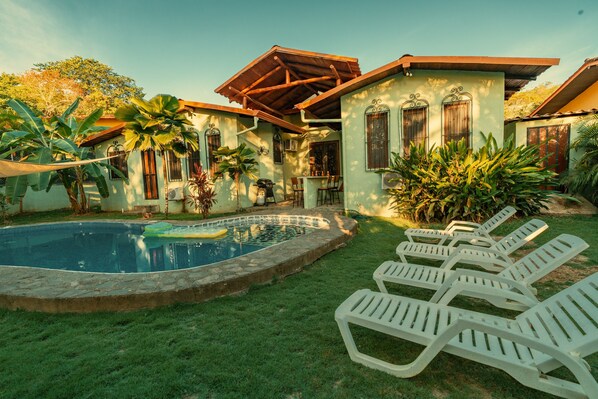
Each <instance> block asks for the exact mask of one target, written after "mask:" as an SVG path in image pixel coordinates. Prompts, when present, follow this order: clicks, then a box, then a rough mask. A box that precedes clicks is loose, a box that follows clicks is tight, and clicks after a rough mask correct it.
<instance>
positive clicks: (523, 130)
mask: <svg viewBox="0 0 598 399" xmlns="http://www.w3.org/2000/svg"><path fill="white" fill-rule="evenodd" d="M586 118H587V117H580V116H569V117H566V118H554V119H540V120H531V121H521V122H512V123H510V124H509V126H508V127H507V128H508V129H513V127H514V130H515V144H516V145H517V146H521V145H527V129H528V128H530V127H543V126H558V125H571V127H570V130H569V142H570V143H571V142H573V141H574V140H575V139H576V138H577V136H578V135H579V127H580V126H581V124H582V122H583V120H584V119H586ZM579 156H580V153H579V152H576V151H570V153H569V169H570V168H572V167H573V166H574V165H575V162H576V160H577V158H579Z"/></svg>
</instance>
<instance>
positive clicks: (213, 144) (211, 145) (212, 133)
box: [205, 124, 222, 176]
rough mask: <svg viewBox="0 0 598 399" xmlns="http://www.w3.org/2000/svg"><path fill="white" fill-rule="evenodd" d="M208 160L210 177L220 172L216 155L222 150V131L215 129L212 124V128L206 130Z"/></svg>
mask: <svg viewBox="0 0 598 399" xmlns="http://www.w3.org/2000/svg"><path fill="white" fill-rule="evenodd" d="M205 134H206V159H207V161H208V170H209V171H210V175H211V176H214V174H215V173H216V171H218V157H217V156H215V155H214V153H215V152H216V151H217V150H218V148H220V146H221V145H222V144H221V141H220V130H218V129H217V128H216V127H214V124H210V127H209V128H208V129H207V130H206V132H205Z"/></svg>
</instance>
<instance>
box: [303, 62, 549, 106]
mask: <svg viewBox="0 0 598 399" xmlns="http://www.w3.org/2000/svg"><path fill="white" fill-rule="evenodd" d="M558 63H559V59H558V58H520V57H471V56H412V55H404V56H402V57H401V58H399V59H398V60H396V61H393V62H390V63H388V64H386V65H384V66H381V67H380V68H377V69H374V70H373V71H370V72H368V73H366V74H364V75H361V76H359V77H357V78H355V79H352V80H350V81H348V82H346V83H344V84H342V85H340V86H337V87H335V88H333V89H331V90H328V91H327V92H325V93H322V94H320V95H319V96H317V97H314V98H311V99H309V100H307V101H304V102H302V103H300V104H297V105H296V107H297V108H299V109H304V110H307V111H310V112H311V113H312V114H313V115H315V116H316V117H319V118H338V117H339V116H340V98H341V96H343V95H345V94H348V93H350V92H353V91H355V90H358V89H360V88H362V87H365V86H367V85H370V84H372V83H374V82H377V81H379V80H382V79H384V78H387V77H389V76H392V75H395V74H398V73H404V74H405V73H410V72H411V71H412V70H416V69H422V70H458V71H480V72H503V73H504V74H505V99H508V98H509V97H510V96H511V95H512V94H514V93H515V92H517V91H519V90H520V89H521V88H522V87H523V86H525V85H526V84H527V83H528V82H529V81H530V80H534V79H536V77H537V76H538V75H540V74H541V73H542V72H544V71H545V70H546V69H548V68H550V67H551V66H552V65H557V64H558Z"/></svg>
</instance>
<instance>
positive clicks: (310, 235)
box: [0, 208, 357, 313]
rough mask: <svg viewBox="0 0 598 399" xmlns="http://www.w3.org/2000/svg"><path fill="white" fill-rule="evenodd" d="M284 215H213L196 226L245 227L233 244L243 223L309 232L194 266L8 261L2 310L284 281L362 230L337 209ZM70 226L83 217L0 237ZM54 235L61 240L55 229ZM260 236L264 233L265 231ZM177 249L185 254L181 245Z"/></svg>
mask: <svg viewBox="0 0 598 399" xmlns="http://www.w3.org/2000/svg"><path fill="white" fill-rule="evenodd" d="M287 212H288V213H284V214H283V213H280V214H276V215H272V214H257V212H256V214H249V215H243V216H239V217H234V218H230V217H229V218H222V219H212V220H210V221H209V222H207V223H200V224H199V226H210V227H213V228H215V229H220V226H226V228H227V230H228V229H232V231H236V232H243V233H242V234H239V233H236V234H234V235H233V237H232V240H233V241H234V240H235V239H236V240H239V238H242V239H247V236H248V235H249V233H250V231H247V230H246V229H244V228H243V227H244V226H251V225H275V226H298V227H305V228H306V231H307V232H306V234H300V235H297V236H296V237H294V238H292V239H288V240H286V241H280V242H278V241H277V240H276V239H273V240H272V239H268V241H269V243H270V244H271V245H265V246H262V245H263V243H261V242H259V240H256V241H258V242H257V243H253V244H252V243H250V244H249V245H258V246H260V249H258V250H256V251H253V252H249V253H246V252H243V254H242V255H240V256H237V257H234V258H228V259H225V260H222V261H219V262H215V263H210V264H205V265H201V266H197V267H188V268H181V269H174V268H173V269H168V268H167V267H166V266H165V267H164V270H155V271H152V269H151V266H150V267H149V268H147V267H146V268H145V269H144V270H149V271H148V272H139V271H140V269H139V268H138V269H137V270H138V272H122V271H119V272H111V273H106V272H94V271H91V266H90V265H91V264H92V263H89V264H87V263H85V264H84V267H85V268H86V269H87V270H86V271H84V272H80V271H71V270H63V269H50V268H43V267H41V268H40V267H32V266H31V263H32V262H31V259H33V257H31V258H29V260H30V261H29V262H27V263H29V264H30V265H29V266H17V265H9V266H6V265H5V262H0V281H2V284H0V308H4V309H24V310H32V311H41V312H51V313H56V312H83V313H88V312H97V311H123V310H135V309H147V308H154V307H158V306H164V305H169V304H173V303H182V302H184V303H190V302H201V301H206V300H209V299H212V298H215V297H220V296H224V295H231V294H237V293H240V292H244V291H246V290H248V289H249V288H250V287H251V286H253V285H259V284H267V283H270V282H272V281H282V280H283V279H284V277H285V276H288V275H291V274H294V273H298V272H300V271H301V270H303V268H304V267H305V266H306V265H309V264H311V263H312V262H314V261H315V260H317V259H318V258H320V257H322V256H324V255H325V254H327V253H329V252H331V251H334V250H335V249H337V248H339V247H340V246H343V245H344V243H345V242H346V241H348V240H349V239H351V237H352V236H353V235H354V234H356V232H357V223H356V222H355V220H353V219H349V218H345V217H343V216H340V215H338V214H337V213H335V212H333V211H326V210H325V211H323V212H319V213H318V214H316V215H317V216H314V212H313V211H312V212H309V213H308V212H306V211H305V210H303V209H299V208H297V209H293V210H291V211H287ZM92 223H93V224H98V225H108V224H112V225H113V226H120V228H123V229H126V228H128V227H127V226H131V227H132V228H135V227H136V226H137V227H139V226H142V225H147V221H141V220H140V221H129V222H127V223H123V222H122V221H115V220H111V221H110V220H108V221H103V222H83V223H81V224H83V225H85V224H92ZM171 223H172V224H173V225H176V226H178V227H180V228H181V229H186V228H187V226H189V225H191V223H189V222H182V221H181V222H171ZM65 224H70V225H73V226H75V225H77V226H78V225H79V223H78V222H68V223H45V224H38V225H27V226H17V227H4V228H0V239H7V237H9V236H12V238H13V239H15V238H18V237H21V236H27V237H28V238H29V240H30V241H31V242H32V243H33V241H32V240H38V239H37V238H35V237H36V235H35V232H36V230H38V229H40V230H45V231H48V229H52V228H54V227H55V228H57V231H58V230H59V228H60V226H61V225H65ZM178 227H177V228H178ZM139 228H140V227H139ZM190 228H192V227H190ZM227 233H228V232H227ZM266 235H268V234H266ZM275 235H276V234H275ZM56 236H57V237H58V233H56ZM257 236H258V235H257V234H256V237H257ZM259 236H260V237H263V235H259ZM202 241H203V240H202ZM97 242H99V241H98V240H96V239H91V238H89V237H87V238H85V239H83V238H82V239H81V240H80V241H79V244H77V245H79V246H80V247H81V248H83V249H85V248H90V247H93V246H94V245H96V243H97ZM144 242H145V240H144ZM179 242H180V241H179V240H175V242H172V243H171V244H172V245H173V249H174V248H178V247H176V245H177V244H178V243H179ZM234 242H235V241H234ZM244 242H246V241H244ZM7 243H8V242H7ZM37 244H39V245H43V243H42V242H41V241H37ZM237 244H238V243H237ZM74 245H75V244H74V240H71V239H66V240H61V241H60V243H55V244H52V245H50V247H52V248H53V251H54V252H55V253H56V254H57V256H58V257H60V256H61V255H62V254H63V253H65V254H66V253H67V252H68V251H67V248H70V247H74ZM1 248H2V249H3V248H4V247H1ZM111 248H112V247H111ZM165 248H166V249H164V251H165V252H164V255H163V257H164V262H165V264H168V265H170V264H171V263H168V262H171V260H170V257H171V254H172V256H178V254H177V253H176V251H173V252H169V248H170V244H168V245H167V246H166V247H165ZM244 248H245V247H244ZM112 252H113V251H112ZM112 252H110V251H109V253H108V255H102V254H99V253H96V255H95V256H96V257H97V258H101V259H95V260H94V262H96V263H99V262H101V261H103V262H105V263H108V262H109V258H110V256H113V255H112ZM180 252H181V253H182V252H184V251H183V250H182V249H181V250H180ZM188 252H189V248H188V247H187V253H188ZM104 254H105V252H104ZM166 255H168V256H166ZM33 256H34V255H33ZM38 258H39V257H38ZM90 262H91V261H90ZM156 264H157V265H161V264H162V263H161V262H158V263H156ZM150 265H151V263H150ZM159 269H160V268H159Z"/></svg>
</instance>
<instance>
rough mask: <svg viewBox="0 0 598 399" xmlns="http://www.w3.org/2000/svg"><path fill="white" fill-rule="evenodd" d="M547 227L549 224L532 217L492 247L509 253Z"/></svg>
mask: <svg viewBox="0 0 598 399" xmlns="http://www.w3.org/2000/svg"><path fill="white" fill-rule="evenodd" d="M547 228H548V225H547V224H546V223H544V222H543V221H541V220H538V219H532V220H530V221H529V222H527V223H525V224H524V225H523V226H521V227H519V228H518V229H517V230H515V231H513V232H512V233H509V234H508V235H506V236H505V237H504V238H503V239H502V240H500V241H499V242H497V243H496V244H494V245H493V246H492V247H493V248H494V249H496V250H498V251H500V252H502V253H503V254H506V255H509V254H511V253H513V252H515V251H516V250H517V249H519V248H521V247H522V246H524V245H525V244H527V243H528V242H530V241H531V240H533V239H534V238H536V237H537V236H538V235H539V234H540V233H542V232H543V231H544V230H546V229H547Z"/></svg>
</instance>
